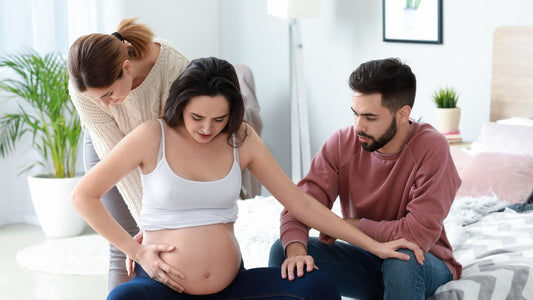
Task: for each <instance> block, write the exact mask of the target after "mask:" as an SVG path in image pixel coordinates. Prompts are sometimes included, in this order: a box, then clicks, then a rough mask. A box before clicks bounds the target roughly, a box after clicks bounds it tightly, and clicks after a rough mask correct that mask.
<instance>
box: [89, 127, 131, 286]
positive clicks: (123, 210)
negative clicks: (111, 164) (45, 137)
mask: <svg viewBox="0 0 533 300" xmlns="http://www.w3.org/2000/svg"><path fill="white" fill-rule="evenodd" d="M99 161H100V159H99V158H98V155H97V154H96V151H95V150H94V146H93V142H92V140H91V135H90V133H89V131H88V130H87V129H85V137H84V147H83V162H84V165H85V171H88V170H90V169H91V168H92V167H94V166H95V165H96V164H97V163H98V162H99ZM102 202H103V203H104V206H105V207H106V208H107V210H108V211H109V212H110V213H111V215H112V216H113V218H114V219H115V220H116V221H117V222H118V223H119V224H120V226H122V228H124V229H125V230H126V231H127V232H128V233H129V234H130V235H131V236H134V235H135V234H137V233H138V232H139V228H138V227H137V223H135V220H134V219H133V217H132V216H131V213H130V211H129V209H128V207H127V206H126V203H124V199H122V195H120V193H119V191H118V189H117V187H116V186H115V187H113V188H112V189H111V190H110V191H109V192H108V193H107V194H105V195H104V196H103V197H102ZM125 259H126V255H124V253H122V252H121V251H120V250H119V249H118V248H116V247H115V246H113V245H112V244H109V271H108V276H107V288H108V290H109V291H111V290H112V289H113V288H114V287H115V286H117V285H119V284H121V283H124V282H127V281H129V280H130V279H131V277H129V276H128V272H127V271H126V263H125Z"/></svg>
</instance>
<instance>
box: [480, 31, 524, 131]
mask: <svg viewBox="0 0 533 300" xmlns="http://www.w3.org/2000/svg"><path fill="white" fill-rule="evenodd" d="M510 117H525V118H533V27H514V26H512V27H500V28H497V29H496V31H495V32H494V49H493V56H492V84H491V106H490V121H493V122H494V121H496V120H500V119H505V118H510Z"/></svg>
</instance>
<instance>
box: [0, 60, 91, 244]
mask: <svg viewBox="0 0 533 300" xmlns="http://www.w3.org/2000/svg"><path fill="white" fill-rule="evenodd" d="M2 69H3V71H5V72H3V73H2V74H4V76H3V77H6V78H2V80H1V81H0V92H2V93H3V94H6V95H7V96H8V97H7V99H9V100H13V101H16V102H17V103H16V104H17V105H16V107H17V108H18V109H17V111H16V112H13V113H6V114H4V115H3V116H1V117H0V156H1V157H6V156H8V155H9V154H10V153H11V152H12V151H14V150H15V146H16V145H17V144H18V143H19V141H20V140H21V138H22V137H24V136H30V137H31V146H32V149H33V150H35V151H36V152H37V154H38V155H39V157H40V159H39V160H37V161H29V162H27V164H26V165H25V166H24V169H23V170H22V171H21V172H20V173H24V172H29V171H30V170H32V169H34V168H35V167H37V166H39V167H40V168H41V169H44V170H45V173H44V174H41V175H36V176H30V177H29V178H28V183H29V186H30V194H31V196H32V202H33V205H34V207H35V212H36V215H37V218H38V220H39V222H40V223H41V227H42V229H43V231H44V233H45V235H47V236H49V237H61V236H71V235H76V234H79V233H81V232H82V231H83V229H84V227H85V222H84V221H83V219H82V218H81V217H80V216H79V215H78V213H77V212H76V211H75V210H74V208H73V207H72V205H71V202H70V193H71V191H72V189H73V187H74V185H75V184H76V183H77V181H78V180H79V178H80V176H79V175H78V176H76V161H77V154H78V145H79V144H78V143H79V140H80V134H81V122H80V119H79V117H78V115H77V113H76V111H75V107H74V105H73V103H72V101H71V100H70V97H69V95H68V72H67V67H66V62H65V60H64V59H63V58H62V56H61V55H59V54H57V53H49V54H46V55H44V56H41V55H39V54H37V53H36V52H35V51H29V52H26V53H17V54H12V55H7V56H4V57H2V58H0V70H2ZM19 175H20V174H19Z"/></svg>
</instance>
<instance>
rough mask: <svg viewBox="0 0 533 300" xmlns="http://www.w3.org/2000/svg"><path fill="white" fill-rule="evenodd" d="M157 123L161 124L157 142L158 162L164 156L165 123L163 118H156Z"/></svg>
mask: <svg viewBox="0 0 533 300" xmlns="http://www.w3.org/2000/svg"><path fill="white" fill-rule="evenodd" d="M157 120H158V121H159V125H161V142H160V143H159V154H158V155H157V163H159V162H160V161H161V160H162V159H163V158H164V157H165V125H164V124H163V120H161V119H157Z"/></svg>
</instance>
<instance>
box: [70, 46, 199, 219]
mask: <svg viewBox="0 0 533 300" xmlns="http://www.w3.org/2000/svg"><path fill="white" fill-rule="evenodd" d="M154 41H155V42H156V43H159V44H160V45H161V52H160V54H159V57H158V58H157V61H156V63H155V64H154V66H153V67H152V70H151V71H150V73H149V74H148V76H147V77H146V79H145V80H144V81H143V82H142V83H141V85H139V86H138V87H136V88H135V89H134V90H132V91H131V92H130V94H129V95H128V97H127V98H126V99H125V100H124V102H122V103H121V104H110V105H109V106H108V107H104V106H102V104H101V103H100V101H99V100H98V99H92V98H90V97H88V96H85V95H83V94H81V93H80V92H79V91H77V90H76V89H75V88H74V87H73V86H72V84H69V93H70V96H71V98H72V101H73V103H74V105H75V106H76V109H77V111H78V114H79V115H80V118H81V121H82V124H83V126H84V128H87V129H88V130H89V132H90V134H91V138H92V141H93V144H94V148H95V150H96V153H97V154H98V157H100V159H101V158H103V157H104V156H106V155H107V153H109V151H111V149H113V147H114V146H115V145H116V144H117V143H118V142H119V141H120V140H121V139H122V138H123V137H124V136H125V135H127V134H128V133H129V132H131V131H132V130H133V129H135V127H137V126H138V125H140V124H141V123H143V122H145V121H148V120H152V119H156V118H159V117H161V116H162V114H163V109H164V106H165V102H166V100H167V97H168V93H169V89H170V85H171V84H172V82H173V81H174V80H175V79H176V78H177V77H178V76H179V74H181V73H182V72H183V70H184V69H185V68H186V67H187V66H188V65H189V60H188V59H187V58H186V57H185V56H184V55H183V54H181V53H180V52H179V51H178V50H177V49H176V48H175V47H174V46H172V45H171V44H170V43H169V42H167V41H165V40H162V39H154ZM117 187H118V190H119V192H120V193H121V195H122V197H123V198H124V201H125V203H126V205H127V206H128V208H129V210H130V212H131V214H132V216H133V218H134V219H135V221H136V222H137V224H138V225H140V213H141V207H142V183H141V177H140V171H139V169H137V170H135V171H133V172H131V173H130V174H128V175H127V176H125V177H124V178H123V179H122V180H121V181H120V182H119V183H118V184H117Z"/></svg>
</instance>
